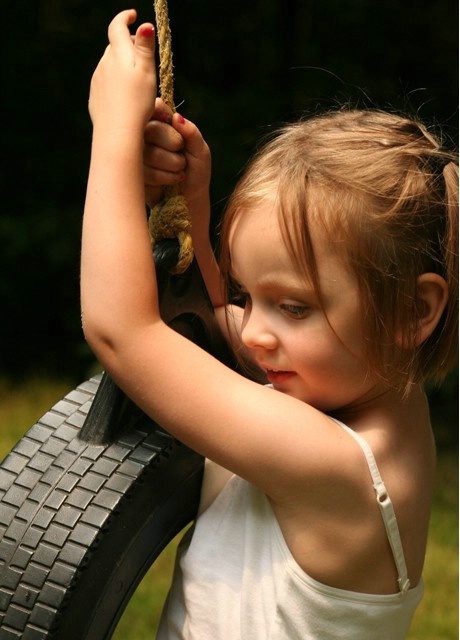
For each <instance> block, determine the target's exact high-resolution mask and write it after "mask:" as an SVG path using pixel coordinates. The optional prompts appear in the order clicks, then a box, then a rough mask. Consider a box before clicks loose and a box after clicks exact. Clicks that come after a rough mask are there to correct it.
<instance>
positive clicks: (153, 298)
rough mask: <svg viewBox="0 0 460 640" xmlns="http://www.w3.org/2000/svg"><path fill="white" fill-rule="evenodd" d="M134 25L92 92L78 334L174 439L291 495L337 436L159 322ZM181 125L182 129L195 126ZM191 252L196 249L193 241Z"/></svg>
mask: <svg viewBox="0 0 460 640" xmlns="http://www.w3.org/2000/svg"><path fill="white" fill-rule="evenodd" d="M134 18H135V12H134V11H127V12H123V13H122V14H119V15H118V16H117V18H115V20H114V21H113V22H112V24H111V26H110V29H109V36H110V42H111V45H110V47H108V49H107V51H106V53H105V54H104V57H103V59H102V60H101V62H100V64H99V66H98V68H97V70H96V72H95V74H94V77H93V81H92V87H91V97H90V113H91V117H92V120H93V127H94V132H93V144H92V154H91V165H90V173H89V179H88V191H87V198H86V204H85V214H84V223H83V242H82V269H81V301H82V315H83V326H84V331H85V335H86V338H87V340H88V342H89V344H90V346H91V347H92V349H93V351H94V352H95V354H96V355H97V357H98V358H99V360H100V361H101V363H102V364H103V366H104V367H105V368H106V370H107V371H108V372H109V373H110V374H111V375H112V377H113V378H114V379H115V381H116V382H117V383H118V384H119V385H120V387H121V388H122V389H124V391H125V392H126V393H127V394H128V395H129V396H130V397H131V398H132V399H133V400H134V401H135V402H136V403H137V404H138V405H139V406H140V407H141V408H142V409H143V410H144V411H145V412H146V413H148V414H149V415H151V416H152V417H153V418H154V419H155V420H157V421H158V422H159V423H160V424H162V425H163V426H164V427H165V428H166V429H168V430H169V431H170V432H171V433H172V434H173V435H175V436H176V437H177V438H179V439H180V440H182V441H183V442H185V443H186V444H188V445H189V446H190V447H192V448H194V449H195V450H197V451H199V452H200V453H202V454H203V455H204V456H206V457H208V458H210V459H212V460H214V461H215V462H217V463H218V464H220V465H222V466H224V467H226V468H228V469H229V470H231V471H233V472H235V473H237V474H239V475H241V476H242V477H245V478H247V479H248V480H250V481H252V482H254V484H256V485H258V486H260V487H261V488H262V489H263V490H264V491H265V492H266V493H267V494H269V495H271V496H275V495H279V494H280V493H281V494H283V495H284V496H290V497H291V496H292V490H293V483H294V485H296V486H299V487H301V488H302V492H303V486H304V482H305V479H306V477H308V479H309V481H312V480H313V478H314V477H317V478H318V474H319V473H320V475H321V476H323V475H324V473H325V471H326V473H327V475H328V477H330V472H331V471H332V470H333V469H335V470H336V471H337V472H340V473H342V471H343V453H344V449H345V447H343V443H342V444H341V440H342V433H341V430H340V428H339V427H337V426H336V425H334V423H333V422H332V421H330V420H329V419H328V418H327V417H326V416H324V415H323V414H322V413H321V412H319V411H317V410H316V409H314V408H312V407H310V406H308V405H307V404H305V403H303V402H301V401H299V400H296V399H295V398H291V397H289V396H286V395H284V394H281V393H278V392H275V391H272V390H269V389H266V388H264V387H262V386H260V385H258V384H256V383H254V382H251V381H249V380H247V379H245V378H243V377H242V376H240V375H238V374H237V373H235V372H234V371H232V370H230V369H228V368H227V367H225V366H224V365H223V364H221V363H220V362H218V361H217V360H215V359H214V358H212V357H211V356H210V355H209V354H208V353H206V352H204V351H203V350H202V349H200V348H199V347H197V346H196V345H194V344H192V343H191V342H189V341H188V340H186V339H185V338H183V337H182V336H180V335H179V334H177V333H176V332H175V331H173V330H171V329H170V328H169V327H167V326H166V325H165V324H164V323H163V322H162V320H161V318H160V314H159V309H158V299H157V285H156V274H155V267H154V264H153V259H152V252H151V245H150V238H149V234H148V228H147V224H146V216H145V205H144V175H143V174H144V172H143V136H144V130H145V127H146V125H147V122H148V121H149V120H150V118H151V115H152V113H153V112H154V108H155V105H154V101H153V99H152V98H151V96H153V95H154V93H155V75H154V71H153V58H154V46H153V38H151V37H150V38H149V37H145V36H144V35H142V33H143V29H144V28H145V27H140V28H139V29H138V31H137V34H136V37H135V39H134V42H133V41H132V40H131V37H130V35H129V32H128V29H127V25H128V24H130V23H131V22H132V21H133V20H134ZM183 126H184V132H185V130H186V128H187V127H189V130H190V127H193V125H192V124H191V123H184V124H183ZM191 137H193V135H191ZM190 162H191V160H190ZM203 202H204V200H203ZM195 205H196V202H195V201H194V200H192V201H191V202H190V203H189V206H192V207H193V208H194V207H195ZM195 248H196V249H197V251H198V253H201V246H200V239H199V238H198V239H197V244H196V246H195ZM206 268H207V267H206ZM287 416H288V419H287ZM286 425H287V426H286ZM318 426H320V429H319V433H320V434H321V435H320V436H318ZM332 442H336V443H337V450H336V451H334V449H333V447H332V446H331V443H332ZM312 445H314V446H312ZM325 460H328V461H329V465H326V466H328V468H326V469H325V467H324V464H322V465H321V464H320V462H321V461H322V462H323V463H324V461H325ZM290 499H291V498H290Z"/></svg>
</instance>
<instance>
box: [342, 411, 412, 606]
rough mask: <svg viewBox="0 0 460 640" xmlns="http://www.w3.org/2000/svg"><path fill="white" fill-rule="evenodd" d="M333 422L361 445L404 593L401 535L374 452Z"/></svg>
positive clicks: (407, 585)
mask: <svg viewBox="0 0 460 640" xmlns="http://www.w3.org/2000/svg"><path fill="white" fill-rule="evenodd" d="M332 419H333V420H334V422H336V423H337V424H338V425H340V426H341V427H342V428H343V429H345V430H346V431H348V433H349V434H350V435H351V436H353V438H354V439H355V440H356V442H357V443H358V444H359V446H360V447H361V449H362V451H363V453H364V456H365V458H366V462H367V465H368V467H369V471H370V474H371V476H372V482H373V485H374V489H375V493H376V496H377V503H378V505H379V507H380V512H381V514H382V519H383V522H384V524H385V529H386V531H387V536H388V541H389V543H390V546H391V551H392V553H393V558H394V561H395V564H396V569H397V571H398V586H399V591H400V593H401V594H403V593H405V592H406V591H408V590H409V588H410V581H409V577H408V574H407V566H406V560H405V558H404V551H403V547H402V542H401V535H400V533H399V528H398V523H397V521H396V514H395V511H394V508H393V503H392V502H391V499H390V496H389V495H388V491H387V489H386V487H385V484H384V482H383V480H382V477H381V475H380V471H379V469H378V466H377V462H376V460H375V457H374V454H373V453H372V449H371V448H370V446H369V445H368V443H367V442H366V440H365V439H364V438H363V437H362V436H360V435H359V434H358V433H356V432H355V431H353V429H350V427H347V425H346V424H343V422H340V420H336V419H335V418H332Z"/></svg>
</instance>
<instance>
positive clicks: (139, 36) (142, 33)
mask: <svg viewBox="0 0 460 640" xmlns="http://www.w3.org/2000/svg"><path fill="white" fill-rule="evenodd" d="M154 36H155V30H154V28H153V24H151V23H150V22H146V23H144V24H141V26H140V27H138V29H137V31H136V35H135V36H134V50H135V52H136V54H137V55H136V64H139V63H140V64H141V65H144V66H145V67H146V68H147V69H150V68H153V66H154V58H155V37H154Z"/></svg>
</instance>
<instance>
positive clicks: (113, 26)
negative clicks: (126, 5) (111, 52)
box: [108, 9, 137, 48]
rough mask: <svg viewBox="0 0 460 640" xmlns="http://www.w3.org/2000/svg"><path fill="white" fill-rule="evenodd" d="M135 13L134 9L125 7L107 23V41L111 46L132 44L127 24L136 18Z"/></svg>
mask: <svg viewBox="0 0 460 640" xmlns="http://www.w3.org/2000/svg"><path fill="white" fill-rule="evenodd" d="M136 17H137V13H136V10H135V9H127V10H125V11H121V12H120V13H118V14H117V15H116V16H115V18H114V19H113V20H112V22H111V23H110V24H109V31H108V33H109V42H110V44H111V45H112V46H113V47H118V46H120V47H121V46H123V47H126V46H127V45H129V46H130V48H131V46H132V43H131V34H130V32H129V29H128V27H129V25H130V24H133V22H134V21H135V20H136Z"/></svg>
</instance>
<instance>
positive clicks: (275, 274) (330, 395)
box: [230, 201, 382, 411]
mask: <svg viewBox="0 0 460 640" xmlns="http://www.w3.org/2000/svg"><path fill="white" fill-rule="evenodd" d="M312 234H313V237H312V241H313V247H314V250H315V256H316V261H317V267H318V276H319V283H320V288H321V291H322V297H323V306H322V305H321V304H320V302H319V300H318V298H317V296H316V294H315V292H314V288H313V286H312V285H311V284H309V283H308V282H306V281H305V278H304V277H303V276H302V275H301V274H299V272H298V269H297V268H296V266H295V261H294V260H293V259H292V256H291V255H290V252H289V250H288V248H287V247H286V245H285V242H284V240H283V237H282V234H281V230H280V226H279V223H278V217H277V212H276V207H275V206H274V204H273V202H269V201H266V202H265V203H263V204H261V205H259V206H257V207H256V208H254V209H252V210H250V211H248V212H244V213H243V214H241V215H240V216H239V217H238V218H237V220H236V222H235V223H234V226H233V228H232V231H231V234H230V254H231V261H232V273H233V276H234V277H235V279H236V280H237V282H238V283H239V284H240V286H241V290H242V294H243V297H244V298H245V300H246V304H245V311H244V318H243V326H242V340H243V343H244V345H245V346H246V348H247V349H248V350H249V352H250V354H251V355H252V357H253V358H254V360H255V361H256V362H257V363H258V365H259V366H260V367H261V368H262V369H264V370H265V371H266V372H267V377H268V379H269V381H270V382H271V383H272V384H273V386H274V387H275V389H277V390H279V391H281V392H283V393H287V394H288V395H291V396H293V397H295V398H298V399H299V400H302V401H304V402H308V403H309V404H311V405H313V406H314V407H316V408H318V409H320V410H322V411H334V410H338V409H340V408H345V407H347V408H348V407H350V406H353V405H359V404H360V403H361V402H363V401H365V400H369V399H371V398H372V397H374V396H376V395H379V394H380V393H381V391H382V389H381V388H377V387H378V385H377V382H376V381H375V380H374V379H373V378H372V377H371V376H370V374H369V372H368V367H367V364H366V362H365V359H364V352H365V350H364V346H365V344H364V338H363V330H362V322H361V307H360V301H359V293H358V286H357V282H356V279H355V277H354V276H353V275H352V274H351V273H350V272H349V270H348V269H347V268H346V266H345V265H344V263H343V261H341V260H340V258H339V257H337V255H336V254H334V253H333V252H332V251H331V249H330V248H329V247H328V243H327V241H326V239H325V238H323V237H322V236H321V234H320V232H319V230H318V229H316V230H315V229H312Z"/></svg>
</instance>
